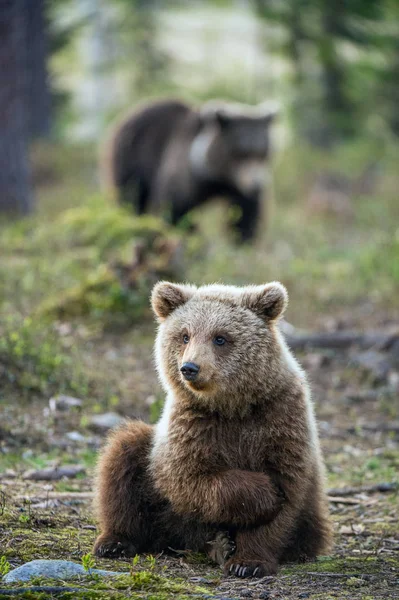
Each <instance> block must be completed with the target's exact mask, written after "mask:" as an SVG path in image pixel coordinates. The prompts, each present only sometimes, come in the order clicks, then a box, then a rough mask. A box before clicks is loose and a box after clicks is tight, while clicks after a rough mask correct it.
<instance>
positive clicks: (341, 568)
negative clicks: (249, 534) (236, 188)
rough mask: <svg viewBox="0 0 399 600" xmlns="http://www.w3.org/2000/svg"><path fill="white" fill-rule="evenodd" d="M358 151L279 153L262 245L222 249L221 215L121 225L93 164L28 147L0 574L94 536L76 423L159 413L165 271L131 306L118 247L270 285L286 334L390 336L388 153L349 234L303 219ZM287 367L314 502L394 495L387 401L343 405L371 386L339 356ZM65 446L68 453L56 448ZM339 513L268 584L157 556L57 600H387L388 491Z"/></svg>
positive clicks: (0, 410)
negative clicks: (165, 253)
mask: <svg viewBox="0 0 399 600" xmlns="http://www.w3.org/2000/svg"><path fill="white" fill-rule="evenodd" d="M371 150H372V149H370V148H368V147H367V146H358V147H356V146H353V147H351V148H348V149H346V150H344V151H343V153H342V155H341V156H336V155H333V154H330V155H326V156H324V157H320V156H319V155H317V156H315V155H314V154H312V152H311V151H309V152H303V153H301V156H300V157H299V158H298V159H297V160H294V159H293V156H292V155H290V154H289V153H288V154H286V156H284V157H282V159H281V160H280V164H279V165H278V168H277V175H276V187H277V190H276V196H277V198H278V199H279V203H278V205H277V206H276V208H275V220H274V226H273V229H272V231H271V233H270V235H269V237H268V238H267V239H266V240H265V241H262V242H261V243H260V244H258V245H257V246H256V247H247V248H242V249H240V250H239V251H237V248H236V247H235V246H234V245H232V244H231V243H230V242H229V241H228V240H227V238H226V235H225V234H224V233H223V227H222V226H221V225H220V223H221V222H222V221H223V219H222V216H223V215H222V212H221V211H220V208H219V207H217V206H215V207H214V208H210V209H209V210H207V211H205V212H200V213H198V214H197V215H196V216H195V217H194V220H197V221H198V223H199V226H200V231H201V234H200V235H188V234H187V233H186V232H185V231H184V230H179V231H174V230H171V229H170V228H166V227H165V226H164V225H163V224H162V222H160V221H158V220H154V219H148V218H145V219H136V218H134V217H132V216H130V215H129V214H128V213H126V212H125V211H123V210H121V209H118V208H117V207H115V206H113V205H112V204H110V203H108V202H107V201H106V200H105V199H104V198H103V197H101V196H100V195H99V194H98V192H97V191H96V183H95V177H94V173H95V169H94V158H93V156H94V153H93V152H92V149H87V148H85V149H83V150H82V149H81V150H76V149H75V150H74V151H71V150H70V149H65V150H64V149H55V150H53V149H50V150H49V149H46V148H41V149H40V151H39V152H38V153H37V154H36V156H35V160H36V162H40V163H44V166H45V167H46V168H45V169H44V168H42V169H41V173H45V174H46V177H45V178H44V180H43V177H42V178H41V180H40V185H39V187H38V188H37V197H38V210H37V215H36V216H35V217H34V218H32V219H29V220H26V221H21V222H17V223H6V222H5V223H4V224H2V226H1V230H0V253H1V257H2V258H1V262H0V305H1V315H2V316H1V321H0V383H1V389H0V557H1V556H2V555H4V556H5V557H6V559H7V561H9V563H10V564H11V566H12V567H14V566H18V565H20V564H22V563H24V562H27V561H29V560H33V559H38V558H65V559H69V560H75V561H77V562H80V561H81V559H82V556H83V555H84V554H86V553H87V552H89V551H90V550H91V547H92V544H93V541H94V538H95V536H96V531H95V523H94V521H93V513H92V508H91V499H90V497H89V494H90V491H91V489H92V482H91V477H92V469H93V466H94V464H95V459H96V453H97V451H98V448H99V447H100V445H101V443H102V442H103V436H102V435H100V434H98V433H96V432H93V431H92V430H91V429H90V416H91V415H94V414H97V413H101V412H105V411H108V410H113V411H117V412H120V413H121V414H122V415H126V416H131V417H143V418H145V419H149V420H152V421H154V420H156V418H157V416H158V414H159V411H160V408H161V406H162V394H161V391H160V388H159V385H158V383H157V380H156V375H155V370H154V365H153V359H152V345H153V338H154V333H155V326H154V324H153V323H152V320H151V318H150V313H149V311H148V294H149V290H150V287H151V285H152V279H151V277H147V274H148V272H151V273H155V274H157V273H159V270H160V269H161V270H162V269H164V268H167V266H168V265H165V264H161V263H162V252H155V253H153V254H151V256H150V257H149V259H148V261H147V262H146V269H147V270H146V271H145V272H143V273H142V278H141V279H140V285H139V286H138V287H136V292H134V293H133V295H132V294H131V290H130V291H128V292H126V290H125V289H124V288H123V286H122V285H121V281H120V280H118V279H114V280H113V281H111V282H110V281H109V279H107V278H109V277H113V274H114V273H115V271H113V270H112V268H111V267H112V265H113V264H115V261H125V263H126V262H127V261H128V260H130V258H131V254H132V244H133V242H135V243H136V242H137V241H139V242H140V243H141V242H142V241H143V240H148V239H150V241H151V240H152V241H151V244H153V241H154V239H156V238H157V236H158V238H159V236H160V237H161V238H163V239H165V240H167V243H168V244H169V243H170V244H172V246H173V245H174V244H176V247H179V244H181V249H180V250H179V252H180V255H181V256H180V257H179V259H178V261H177V267H176V265H174V266H173V268H177V269H178V270H179V269H181V270H182V275H181V277H182V278H184V279H187V280H191V281H195V282H197V283H202V282H209V281H215V280H220V281H223V282H225V283H237V284H240V283H250V282H251V283H256V282H262V281H268V280H271V279H280V280H282V281H283V282H284V283H285V284H286V285H287V286H288V288H289V291H290V296H291V307H290V310H289V312H288V315H287V318H288V321H290V322H291V323H293V324H294V325H295V326H297V327H300V328H308V329H315V330H316V329H324V330H325V329H328V328H331V327H332V328H337V327H338V328H339V327H345V328H365V329H366V328H367V329H369V328H376V327H386V328H390V327H391V328H392V326H394V324H395V323H397V320H398V316H399V300H398V299H399V294H398V291H399V272H398V264H399V245H398V244H399V241H398V240H399V238H398V231H397V227H398V222H399V203H398V202H397V189H398V183H399V182H398V175H397V169H396V163H395V161H394V160H393V157H394V156H395V152H394V150H395V149H393V148H392V149H388V150H387V155H386V157H385V162H384V167H383V170H382V173H381V176H380V179H379V181H378V185H377V188H376V190H375V192H374V196H372V197H370V196H368V197H365V196H361V195H357V196H354V197H351V199H350V201H351V204H352V209H353V215H352V217H351V218H350V219H347V218H346V217H342V216H340V215H326V214H324V213H323V214H319V215H317V216H315V215H313V214H311V213H309V211H307V210H306V194H307V190H308V182H309V181H311V179H312V177H313V175H314V174H315V173H317V172H318V170H320V169H321V168H323V169H325V168H331V169H339V170H340V171H341V172H347V173H348V165H349V164H350V165H351V170H350V169H349V174H351V171H352V172H353V173H356V172H360V171H361V169H362V165H363V164H364V163H365V162H367V161H368V159H369V158H370V156H369V154H370V153H371ZM61 156H64V160H63V161H62V160H61ZM359 157H360V158H359ZM362 161H363V162H362ZM40 166H41V165H37V167H40ZM42 167H43V165H42ZM50 175H51V177H50ZM168 244H167V245H168ZM161 247H162V248H164V247H165V246H164V245H162V244H161ZM173 247H175V246H173ZM159 261H160V262H159ZM249 266H250V268H249ZM101 274H102V276H101ZM176 277H177V275H176ZM125 292H126V293H125ZM134 294H136V296H135V295H134ZM298 356H299V359H300V360H301V361H302V363H303V365H304V367H305V368H306V370H307V371H308V373H309V376H310V380H311V382H312V388H313V397H314V400H315V404H316V411H317V416H318V418H319V422H320V431H321V443H322V447H323V451H324V455H325V458H326V464H327V476H328V486H329V487H334V488H336V487H343V486H346V485H350V486H359V485H362V484H369V483H378V482H382V481H384V482H389V483H392V482H395V481H396V482H398V471H399V438H398V429H397V427H396V429H395V427H392V428H391V429H390V427H389V426H390V424H392V423H394V422H395V421H397V420H398V415H399V406H398V394H397V393H396V394H395V393H392V392H391V393H390V394H388V395H387V394H386V393H384V391H383V386H382V387H381V394H377V395H376V396H375V398H369V399H363V400H361V401H354V400H353V399H352V398H353V392H354V391H368V390H370V389H371V388H376V390H378V389H379V387H378V386H379V385H381V382H378V381H376V380H374V379H373V378H372V377H371V376H370V373H368V372H366V371H362V370H360V369H359V368H354V367H353V364H352V362H351V360H350V356H349V355H348V353H346V352H342V351H337V352H331V351H326V352H324V353H323V352H321V351H320V352H317V353H316V352H307V353H302V354H299V355H298ZM58 393H69V394H72V395H75V396H78V397H80V398H82V400H83V406H82V408H81V409H80V410H79V409H71V410H69V411H67V412H65V413H61V412H60V413H54V412H51V411H50V410H49V406H48V399H49V397H50V396H51V395H53V394H58ZM370 424H373V426H374V427H372V428H371V429H370V427H367V426H368V425H370ZM71 432H77V433H78V434H80V437H79V436H77V437H76V435H75V436H72V437H70V436H69V435H68V434H69V433H71ZM58 464H61V465H65V464H78V465H82V466H84V467H85V469H86V470H85V473H84V474H82V475H81V476H79V477H78V478H76V479H72V480H65V481H60V482H33V481H30V480H27V479H24V478H23V473H24V472H25V471H26V470H27V469H31V468H43V467H47V466H54V465H58ZM68 494H69V495H68ZM349 501H350V502H351V503H350V504H347V503H346V502H331V512H332V518H333V520H334V527H335V532H336V535H335V547H334V550H333V552H332V554H331V556H328V557H325V558H321V559H320V560H318V561H317V562H315V563H306V564H302V565H288V566H284V567H283V568H282V569H281V571H280V573H279V575H278V576H277V577H275V578H271V579H265V580H261V581H240V580H237V579H234V578H223V576H222V573H221V571H220V570H219V569H218V568H215V567H214V566H212V565H211V564H210V563H208V562H207V561H206V560H204V559H203V558H201V559H199V557H197V556H195V555H191V554H189V553H188V554H183V555H179V556H166V555H162V556H158V557H156V560H155V565H154V564H153V563H152V562H151V560H150V559H148V558H147V559H146V558H145V557H142V558H141V559H140V562H139V563H138V564H136V565H135V566H133V565H132V561H107V560H96V567H98V568H109V569H112V570H121V571H125V572H126V575H125V576H124V577H123V578H121V579H110V580H101V581H98V580H96V579H95V578H91V579H90V578H89V579H85V580H84V581H80V582H75V583H65V582H62V583H61V585H65V586H75V585H76V586H78V587H79V586H81V587H82V588H84V590H85V591H82V592H80V593H79V594H77V592H65V593H63V594H62V595H61V596H59V595H58V596H57V597H61V598H75V597H82V598H127V597H129V598H153V599H154V600H155V599H158V600H161V599H162V600H164V599H166V598H181V599H182V598H193V597H206V596H207V595H208V596H210V597H212V596H220V597H229V598H254V599H257V598H266V597H268V598H311V599H319V598H320V599H323V600H327V599H330V598H331V599H332V598H334V599H340V598H352V599H362V600H369V599H370V600H371V599H377V598H381V599H382V598H394V597H395V594H396V595H397V596H398V597H399V594H398V591H397V590H398V587H399V561H398V549H399V526H398V513H399V495H398V492H391V493H388V494H382V493H377V494H357V495H352V496H351V497H350V498H349ZM35 584H36V585H44V582H43V581H41V582H35ZM46 585H49V582H46ZM0 587H1V582H0ZM3 587H5V586H3ZM7 587H10V588H12V587H15V586H7ZM267 594H269V596H267ZM0 597H2V596H1V594H0ZM24 597H25V598H43V599H45V600H47V599H48V598H50V597H52V595H51V593H46V592H43V593H42V592H32V593H30V594H29V593H26V594H25V596H24Z"/></svg>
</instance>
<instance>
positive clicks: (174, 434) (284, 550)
mask: <svg viewBox="0 0 399 600" xmlns="http://www.w3.org/2000/svg"><path fill="white" fill-rule="evenodd" d="M286 305H287V292H286V290H285V288H284V287H283V286H282V285H281V284H279V283H276V282H273V283H269V284H266V285H261V286H249V287H243V288H238V287H235V286H223V285H209V286H204V287H199V288H197V287H195V286H193V285H175V284H172V283H168V282H161V283H158V284H157V285H156V286H155V287H154V290H153V292H152V307H153V310H154V312H155V315H156V317H157V319H158V321H159V330H158V335H157V340H156V347H155V356H156V365H157V369H158V372H159V376H160V379H161V382H162V385H163V387H164V389H165V392H166V393H167V398H166V402H165V406H164V409H163V413H162V416H161V418H160V420H159V422H158V424H157V425H155V426H154V427H152V426H150V425H147V424H145V423H143V422H141V421H130V422H127V423H126V424H125V425H124V426H123V427H122V428H120V429H118V430H116V431H114V432H113V433H112V434H111V436H110V438H109V440H108V443H107V445H106V447H105V449H104V451H103V453H102V455H101V457H100V460H99V465H98V472H97V492H96V502H97V516H98V520H99V524H100V528H101V534H100V536H99V537H98V538H97V540H96V543H95V547H94V551H95V554H96V555H97V556H102V557H116V556H121V555H124V556H134V555H135V554H136V553H141V552H152V553H154V552H161V551H164V550H167V549H168V548H174V549H191V550H194V551H202V552H206V553H207V554H208V555H209V556H210V557H211V558H212V559H213V560H214V561H216V562H217V563H219V564H221V565H223V567H224V570H225V573H226V574H229V573H231V574H234V575H236V576H239V577H251V576H254V577H262V576H265V575H270V574H273V573H276V571H277V568H278V565H279V563H281V562H283V561H303V560H307V559H312V558H315V557H316V556H317V555H318V554H322V553H325V552H327V551H328V550H329V548H330V545H331V539H332V533H331V525H330V521H329V515H328V508H327V499H326V494H325V490H324V468H323V461H322V457H321V453H320V449H319V439H318V434H317V428H316V422H315V417H314V414H313V408H312V403H311V400H310V396H309V387H308V384H307V382H306V378H305V375H304V373H303V371H302V370H301V368H300V367H299V365H298V363H297V362H296V360H295V359H294V358H293V356H292V355H291V353H290V351H289V349H288V348H287V346H286V344H285V342H284V339H283V337H282V335H281V333H280V332H279V327H278V320H279V318H280V317H281V315H282V314H283V312H284V310H285V308H286Z"/></svg>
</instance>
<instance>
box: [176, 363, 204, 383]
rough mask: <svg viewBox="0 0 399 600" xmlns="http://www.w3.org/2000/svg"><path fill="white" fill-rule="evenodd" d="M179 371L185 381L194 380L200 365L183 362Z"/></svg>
mask: <svg viewBox="0 0 399 600" xmlns="http://www.w3.org/2000/svg"><path fill="white" fill-rule="evenodd" d="M180 372H181V374H182V375H183V377H184V379H186V380H187V381H195V380H196V379H197V377H198V373H199V372H200V366H199V365H196V364H195V363H193V362H185V363H184V364H183V366H182V367H181V369H180Z"/></svg>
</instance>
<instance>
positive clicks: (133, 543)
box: [94, 421, 167, 557]
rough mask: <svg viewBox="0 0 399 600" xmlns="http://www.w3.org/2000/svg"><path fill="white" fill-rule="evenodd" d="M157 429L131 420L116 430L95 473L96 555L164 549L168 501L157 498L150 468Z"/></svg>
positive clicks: (132, 554)
mask: <svg viewBox="0 0 399 600" xmlns="http://www.w3.org/2000/svg"><path fill="white" fill-rule="evenodd" d="M152 436H153V428H152V427H151V426H150V425H147V424H145V423H143V422H141V421H130V422H128V423H126V424H125V425H124V426H122V427H121V428H120V429H117V430H116V431H114V432H113V433H112V434H111V436H110V438H109V440H108V443H107V446H106V447H105V449H104V451H103V453H102V455H101V457H100V460H99V463H98V469H97V482H96V501H95V503H96V509H97V510H96V512H97V517H98V521H99V525H100V529H101V534H100V535H99V537H98V538H97V540H96V542H95V545H94V553H95V554H96V555H97V556H102V557H106V556H107V557H116V556H121V555H124V556H134V555H135V554H137V553H139V552H146V551H147V552H155V551H158V550H162V548H163V546H164V545H165V544H166V542H167V540H166V539H165V535H166V532H164V531H162V522H163V518H162V515H163V512H164V510H165V504H167V503H166V502H165V501H162V500H161V499H160V498H159V497H158V496H157V494H156V492H155V490H154V486H153V484H152V481H151V477H150V475H149V470H148V461H149V453H150V450H151V442H152Z"/></svg>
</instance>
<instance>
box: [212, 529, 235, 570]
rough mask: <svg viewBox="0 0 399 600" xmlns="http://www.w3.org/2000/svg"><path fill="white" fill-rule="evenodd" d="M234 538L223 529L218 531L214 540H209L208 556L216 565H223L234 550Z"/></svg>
mask: <svg viewBox="0 0 399 600" xmlns="http://www.w3.org/2000/svg"><path fill="white" fill-rule="evenodd" d="M235 549H236V545H235V543H234V540H232V539H231V538H230V537H229V534H228V533H227V532H225V531H219V532H218V533H217V534H216V537H215V539H214V540H212V541H211V542H209V549H208V556H209V558H210V559H211V560H213V562H215V563H217V564H218V565H224V564H225V562H226V560H227V559H229V558H230V556H232V555H233V554H234V552H235Z"/></svg>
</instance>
